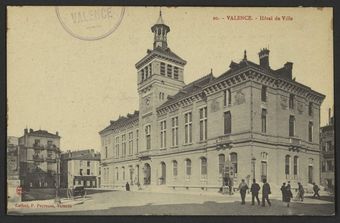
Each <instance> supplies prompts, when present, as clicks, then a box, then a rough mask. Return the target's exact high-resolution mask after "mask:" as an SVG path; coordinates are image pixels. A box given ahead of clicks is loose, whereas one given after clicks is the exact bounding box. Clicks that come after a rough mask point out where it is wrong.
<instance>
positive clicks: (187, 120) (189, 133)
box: [184, 112, 192, 144]
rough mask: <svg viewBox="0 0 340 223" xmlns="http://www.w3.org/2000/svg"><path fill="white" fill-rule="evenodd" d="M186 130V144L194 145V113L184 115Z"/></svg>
mask: <svg viewBox="0 0 340 223" xmlns="http://www.w3.org/2000/svg"><path fill="white" fill-rule="evenodd" d="M184 121H185V122H184V129H185V137H184V139H185V140H184V143H185V144H188V143H192V113H191V112H188V113H186V114H184Z"/></svg>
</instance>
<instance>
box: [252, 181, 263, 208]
mask: <svg viewBox="0 0 340 223" xmlns="http://www.w3.org/2000/svg"><path fill="white" fill-rule="evenodd" d="M260 189H261V188H260V185H259V184H258V183H256V180H255V179H253V184H252V185H251V187H250V192H251V205H255V198H256V200H257V204H258V205H260V199H259V191H260Z"/></svg>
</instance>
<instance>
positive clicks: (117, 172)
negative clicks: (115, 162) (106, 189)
mask: <svg viewBox="0 0 340 223" xmlns="http://www.w3.org/2000/svg"><path fill="white" fill-rule="evenodd" d="M116 179H117V181H118V180H119V171H118V167H116Z"/></svg>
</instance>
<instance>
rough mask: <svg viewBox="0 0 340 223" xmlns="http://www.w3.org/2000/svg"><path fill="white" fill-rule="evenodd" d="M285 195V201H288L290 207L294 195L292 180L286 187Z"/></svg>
mask: <svg viewBox="0 0 340 223" xmlns="http://www.w3.org/2000/svg"><path fill="white" fill-rule="evenodd" d="M284 191H285V192H284V197H283V202H286V203H287V207H289V204H290V199H291V198H292V197H293V193H292V191H291V186H290V182H289V181H288V184H287V186H286V188H285V189H284Z"/></svg>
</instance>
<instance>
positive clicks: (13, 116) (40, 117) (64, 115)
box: [7, 6, 334, 151]
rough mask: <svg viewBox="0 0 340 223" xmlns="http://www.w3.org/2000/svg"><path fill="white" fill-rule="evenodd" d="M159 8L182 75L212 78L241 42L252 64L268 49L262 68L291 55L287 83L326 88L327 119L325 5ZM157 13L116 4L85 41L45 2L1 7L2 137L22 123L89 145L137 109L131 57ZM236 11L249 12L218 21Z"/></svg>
mask: <svg viewBox="0 0 340 223" xmlns="http://www.w3.org/2000/svg"><path fill="white" fill-rule="evenodd" d="M119 10H120V8H114V10H113V12H114V13H116V12H117V11H119ZM162 13H163V19H164V21H165V23H166V24H167V25H168V26H169V27H170V29H171V31H170V33H169V34H168V46H169V47H170V48H171V50H172V51H174V52H175V53H176V54H177V55H179V56H180V57H182V58H183V59H185V60H186V61H187V65H186V66H185V70H184V80H185V82H186V83H190V82H191V81H194V80H196V79H198V78H200V77H202V76H203V75H205V74H208V73H209V72H210V70H211V69H213V74H214V76H216V77H217V76H219V75H220V74H222V73H223V72H225V71H226V70H228V67H229V64H230V62H231V60H233V61H236V62H238V61H240V60H241V59H242V58H243V51H244V50H247V56H248V60H251V61H254V62H256V63H258V60H259V59H258V52H259V50H260V49H261V48H264V47H269V49H270V56H269V60H270V66H271V68H273V69H278V68H280V67H282V66H283V64H284V63H286V62H287V61H290V62H293V63H294V65H293V77H295V78H296V81H297V82H300V83H302V84H304V85H307V86H309V87H311V88H312V89H313V90H315V91H317V92H320V93H322V94H324V95H326V98H325V100H324V102H323V104H322V107H321V125H324V124H326V123H327V122H328V108H330V107H331V108H333V103H334V99H333V31H332V10H331V9H329V8H323V9H322V8H318V9H316V8H280V9H279V8H200V7H196V8H188V7H170V8H169V7H164V8H162ZM158 15H159V7H126V8H125V13H124V16H123V18H122V21H121V23H120V24H119V26H118V27H117V29H116V30H115V31H114V32H112V33H111V34H110V35H108V36H107V37H105V38H103V39H100V40H95V41H86V40H81V39H78V38H75V37H74V36H72V35H70V34H69V33H68V32H67V31H66V30H65V28H64V27H63V26H62V25H61V23H60V20H58V17H57V15H56V11H55V8H54V7H31V6H25V7H9V8H8V32H7V63H8V64H7V71H8V73H7V93H8V136H22V135H23V132H24V128H26V127H28V128H32V129H34V130H38V129H44V130H47V131H49V132H52V133H55V132H56V131H58V132H59V135H60V136H61V137H62V138H61V150H62V151H66V150H68V149H70V150H78V149H95V150H98V151H99V149H100V137H99V134H98V132H99V131H100V130H102V129H104V128H105V127H106V126H108V125H109V123H110V120H115V119H117V118H118V117H119V115H126V114H127V113H132V112H133V111H134V110H137V109H138V94H137V72H136V68H135V63H136V62H138V61H139V60H140V59H141V58H143V57H144V56H145V55H146V50H147V49H151V48H152V43H153V34H152V32H151V29H150V28H151V26H152V25H154V24H155V22H156V20H157V18H158ZM245 15H249V16H252V18H253V20H251V21H244V20H228V19H227V16H245ZM260 16H267V17H270V16H273V18H275V17H276V16H278V17H280V18H281V20H280V21H275V20H260ZM282 16H290V17H291V18H293V20H290V21H283V20H282ZM223 18H224V19H223ZM79 32H80V31H79Z"/></svg>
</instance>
